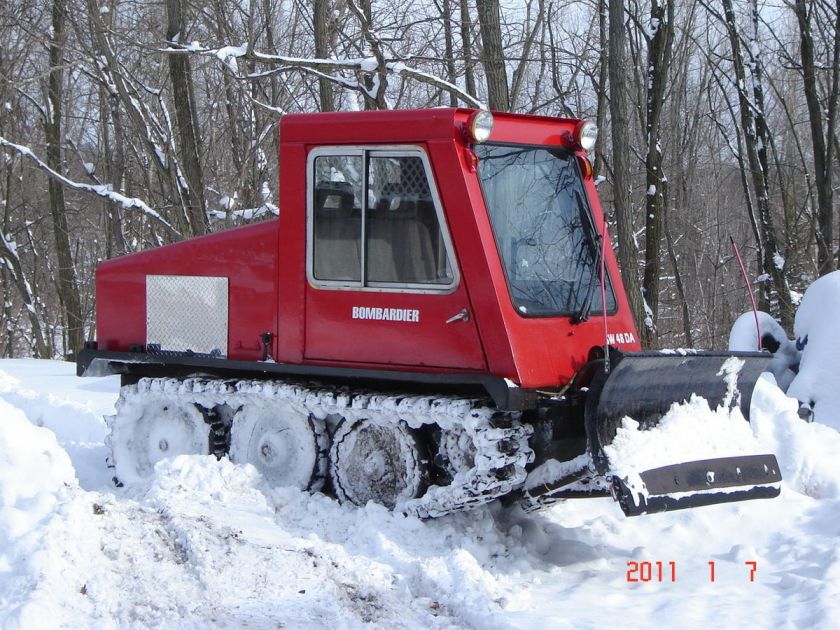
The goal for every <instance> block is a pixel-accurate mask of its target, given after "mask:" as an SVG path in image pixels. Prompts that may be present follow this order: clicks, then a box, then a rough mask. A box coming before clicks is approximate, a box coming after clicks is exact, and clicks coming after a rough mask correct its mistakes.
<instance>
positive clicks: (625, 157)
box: [609, 0, 645, 329]
mask: <svg viewBox="0 0 840 630" xmlns="http://www.w3.org/2000/svg"><path fill="white" fill-rule="evenodd" d="M609 20H610V27H609V33H610V38H609V78H610V116H611V118H612V149H613V150H612V158H613V169H612V170H613V203H614V205H615V218H616V232H617V236H618V262H619V264H620V265H621V274H622V276H623V279H624V288H625V290H626V292H627V299H628V300H629V301H630V310H631V311H632V312H633V318H634V319H635V321H636V326H637V327H638V328H639V329H643V328H644V326H643V324H644V323H645V314H644V306H643V301H642V293H641V287H640V285H639V271H638V254H637V251H636V243H635V241H634V239H633V209H632V205H631V199H630V168H629V161H630V121H629V116H628V107H627V85H626V77H627V75H628V74H629V68H628V67H627V62H626V57H625V51H624V2H623V0H609Z"/></svg>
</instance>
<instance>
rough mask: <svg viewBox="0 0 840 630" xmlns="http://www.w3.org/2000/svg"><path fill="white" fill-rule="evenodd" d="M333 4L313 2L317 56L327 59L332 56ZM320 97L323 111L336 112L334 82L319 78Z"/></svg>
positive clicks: (322, 0)
mask: <svg viewBox="0 0 840 630" xmlns="http://www.w3.org/2000/svg"><path fill="white" fill-rule="evenodd" d="M331 15H332V2H331V1H330V0H313V2H312V24H313V27H314V30H315V56H316V57H317V58H318V59H326V58H327V57H328V56H329V54H330V40H331V37H330V23H331V20H330V18H331ZM318 96H319V98H320V100H321V111H322V112H332V111H335V102H334V100H333V86H332V81H330V80H329V79H327V78H325V77H318Z"/></svg>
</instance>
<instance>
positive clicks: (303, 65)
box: [162, 42, 486, 109]
mask: <svg viewBox="0 0 840 630" xmlns="http://www.w3.org/2000/svg"><path fill="white" fill-rule="evenodd" d="M162 52H165V53H168V54H194V55H201V56H205V57H216V58H217V59H219V61H221V62H222V63H223V64H224V65H225V67H226V68H227V69H228V70H230V71H231V72H232V73H233V74H234V75H236V76H240V75H239V67H238V63H237V62H238V61H240V60H241V61H246V62H247V61H251V62H256V63H262V64H267V65H272V66H283V69H284V70H285V71H291V70H299V71H304V72H311V73H312V74H316V75H318V76H322V77H325V78H328V79H330V80H333V81H335V82H336V83H340V84H342V85H343V86H344V87H347V88H349V89H356V90H364V87H363V86H360V85H359V84H358V83H357V82H355V81H350V80H348V79H344V78H341V77H338V76H336V75H333V74H331V73H334V72H341V71H356V72H361V73H365V74H372V73H375V72H376V71H377V69H378V68H379V63H378V61H377V60H376V58H374V57H360V58H355V59H317V58H307V57H288V56H285V55H271V54H267V53H263V52H259V51H253V52H250V53H249V52H248V46H247V44H242V45H241V46H223V47H221V48H207V47H202V46H199V45H197V44H190V45H186V46H178V45H177V44H175V43H174V42H173V43H170V46H169V47H168V48H165V49H163V50H162ZM384 63H385V71H386V72H388V73H391V74H395V75H397V76H401V77H404V78H410V79H413V80H415V81H417V82H419V83H425V84H427V85H431V86H433V87H436V88H439V89H442V90H445V91H447V92H451V93H452V94H454V95H455V96H456V97H458V98H459V99H460V100H461V101H463V102H464V103H465V104H466V105H468V106H470V107H477V108H480V109H484V108H485V107H486V106H485V105H484V103H482V102H481V101H480V100H478V99H477V98H475V97H474V96H472V95H470V94H469V93H467V92H466V91H464V90H462V89H461V88H460V87H458V86H457V85H455V84H454V83H451V82H449V81H447V80H445V79H442V78H440V77H438V76H435V75H433V74H430V73H428V72H423V71H422V70H418V69H417V68H413V67H411V66H409V65H408V64H406V62H405V60H403V59H388V58H384ZM243 78H248V77H243Z"/></svg>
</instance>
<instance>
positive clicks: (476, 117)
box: [470, 109, 493, 144]
mask: <svg viewBox="0 0 840 630" xmlns="http://www.w3.org/2000/svg"><path fill="white" fill-rule="evenodd" d="M492 132H493V114H491V113H490V112H489V111H487V110H486V109H480V110H478V111H477V112H476V113H474V114H473V115H472V117H471V118H470V137H471V138H472V139H473V142H476V143H478V144H481V143H482V142H487V139H488V138H490V134H491V133H492Z"/></svg>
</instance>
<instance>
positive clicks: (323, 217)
mask: <svg viewBox="0 0 840 630" xmlns="http://www.w3.org/2000/svg"><path fill="white" fill-rule="evenodd" d="M314 167H315V168H314V173H315V176H314V185H315V190H314V193H313V195H314V196H313V204H312V208H313V215H314V216H313V235H312V243H313V261H314V265H313V269H312V274H313V275H314V276H315V278H316V279H318V280H349V281H356V282H359V281H360V280H361V277H362V276H361V272H362V265H361V261H362V245H361V243H362V228H361V225H362V173H363V172H364V171H363V168H362V156H361V155H358V156H356V155H353V156H350V155H329V156H326V155H325V156H322V157H318V158H316V159H315V164H314Z"/></svg>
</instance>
